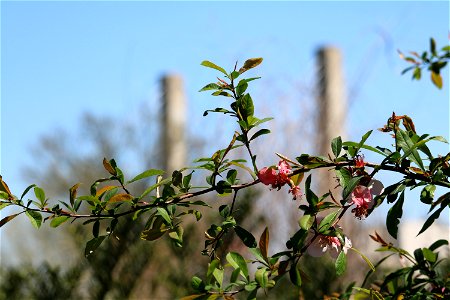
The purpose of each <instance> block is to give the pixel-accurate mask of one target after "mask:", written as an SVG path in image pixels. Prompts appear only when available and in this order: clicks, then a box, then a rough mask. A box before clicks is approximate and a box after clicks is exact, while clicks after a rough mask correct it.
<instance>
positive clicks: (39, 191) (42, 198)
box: [34, 186, 45, 203]
mask: <svg viewBox="0 0 450 300" xmlns="http://www.w3.org/2000/svg"><path fill="white" fill-rule="evenodd" d="M34 194H35V195H36V198H37V199H38V200H39V201H40V202H41V203H44V202H45V192H44V190H43V189H41V188H40V187H38V186H35V187H34Z"/></svg>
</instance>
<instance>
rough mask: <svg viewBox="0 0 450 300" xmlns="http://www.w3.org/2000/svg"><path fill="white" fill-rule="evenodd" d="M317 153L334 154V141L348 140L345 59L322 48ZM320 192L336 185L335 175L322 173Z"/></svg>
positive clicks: (328, 172)
mask: <svg viewBox="0 0 450 300" xmlns="http://www.w3.org/2000/svg"><path fill="white" fill-rule="evenodd" d="M317 60H318V77H319V78H318V97H317V118H316V119H317V143H318V144H317V150H318V152H319V153H320V154H321V155H323V156H328V154H329V153H331V141H332V139H333V138H335V137H337V136H341V137H342V139H343V140H344V139H345V135H346V126H345V123H346V112H347V101H346V99H345V93H344V80H343V76H342V57H341V53H340V51H339V49H337V48H334V47H323V48H320V49H319V51H318V52H317ZM319 176H320V181H319V187H318V188H319V193H320V194H324V193H326V192H328V191H329V190H331V191H333V189H334V188H335V187H336V186H337V182H336V180H335V175H334V172H332V171H326V172H321V173H320V175H319Z"/></svg>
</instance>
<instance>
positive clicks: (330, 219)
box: [317, 210, 340, 233]
mask: <svg viewBox="0 0 450 300" xmlns="http://www.w3.org/2000/svg"><path fill="white" fill-rule="evenodd" d="M339 212H340V210H336V211H334V212H332V213H330V214H328V215H327V216H325V217H324V218H323V219H322V221H320V224H319V227H318V228H317V230H318V231H319V232H320V233H324V232H326V231H328V230H329V229H330V227H331V226H332V225H333V223H334V221H336V218H337V216H338V214H339Z"/></svg>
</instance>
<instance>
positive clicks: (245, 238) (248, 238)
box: [234, 226, 257, 248]
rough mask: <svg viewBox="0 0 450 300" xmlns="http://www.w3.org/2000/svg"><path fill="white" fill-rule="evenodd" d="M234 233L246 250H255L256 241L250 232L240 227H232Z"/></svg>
mask: <svg viewBox="0 0 450 300" xmlns="http://www.w3.org/2000/svg"><path fill="white" fill-rule="evenodd" d="M234 232H236V234H237V236H238V237H239V238H240V239H241V241H242V242H243V243H244V245H245V246H247V247H248V248H256V246H257V244H256V239H255V237H254V236H253V235H252V234H251V233H250V232H248V231H247V230H245V229H244V228H242V227H241V226H236V227H234Z"/></svg>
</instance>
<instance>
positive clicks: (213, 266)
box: [206, 259, 220, 284]
mask: <svg viewBox="0 0 450 300" xmlns="http://www.w3.org/2000/svg"><path fill="white" fill-rule="evenodd" d="M218 267H220V262H219V260H218V259H214V260H213V261H212V262H210V263H209V265H208V270H207V271H206V283H207V284H209V283H210V282H211V276H212V275H213V272H214V270H215V269H216V268H218Z"/></svg>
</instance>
